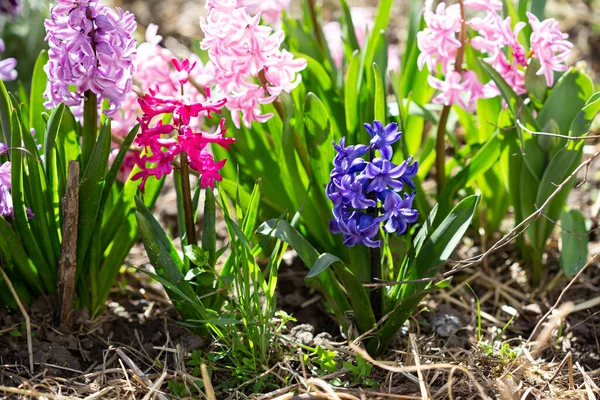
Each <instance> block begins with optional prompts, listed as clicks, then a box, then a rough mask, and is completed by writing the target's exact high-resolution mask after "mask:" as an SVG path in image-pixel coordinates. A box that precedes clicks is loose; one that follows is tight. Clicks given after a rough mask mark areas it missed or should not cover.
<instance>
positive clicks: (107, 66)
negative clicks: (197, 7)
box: [44, 0, 136, 116]
mask: <svg viewBox="0 0 600 400" xmlns="http://www.w3.org/2000/svg"><path fill="white" fill-rule="evenodd" d="M45 26H46V41H47V42H48V45H49V47H50V49H49V51H48V57H49V61H48V63H47V64H46V65H45V66H44V70H45V71H46V74H47V75H48V86H47V87H46V91H45V93H44V97H45V98H46V100H47V102H46V106H48V107H52V106H56V105H58V104H59V103H61V102H64V103H65V104H66V105H68V106H81V104H82V103H83V96H84V93H85V92H86V91H88V90H90V91H92V92H93V93H95V94H97V95H98V97H99V103H100V102H101V101H102V100H103V99H107V100H108V102H109V105H110V107H109V109H108V110H107V111H106V115H109V116H112V115H115V114H116V113H117V112H118V110H119V106H120V104H121V102H122V101H123V99H124V98H125V96H127V94H128V93H129V92H130V91H131V75H132V73H133V55H134V53H135V39H134V38H133V37H132V33H133V32H134V31H135V28H136V22H135V17H134V15H133V14H131V13H130V12H123V10H121V9H120V8H119V9H117V12H114V11H113V10H111V9H110V8H109V7H108V6H106V5H104V4H100V3H99V1H98V0H57V4H56V5H54V6H52V7H51V9H50V19H47V20H46V22H45ZM71 87H75V90H74V91H73V90H71Z"/></svg>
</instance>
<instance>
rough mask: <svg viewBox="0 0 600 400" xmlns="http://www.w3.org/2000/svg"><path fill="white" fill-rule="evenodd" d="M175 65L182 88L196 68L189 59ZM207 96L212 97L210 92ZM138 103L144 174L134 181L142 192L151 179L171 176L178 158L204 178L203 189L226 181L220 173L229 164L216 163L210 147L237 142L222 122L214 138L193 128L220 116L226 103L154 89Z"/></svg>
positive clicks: (136, 176)
mask: <svg viewBox="0 0 600 400" xmlns="http://www.w3.org/2000/svg"><path fill="white" fill-rule="evenodd" d="M172 62H173V66H174V67H175V70H176V71H177V72H178V73H179V82H180V85H184V84H185V83H186V82H187V81H188V79H189V73H190V71H191V70H192V69H193V68H194V66H195V64H194V63H193V62H192V63H190V62H189V60H187V59H185V60H183V62H180V61H179V60H177V59H173V61H172ZM207 96H209V97H210V90H208V92H207ZM138 101H139V104H140V107H141V109H142V112H143V114H144V115H143V116H142V117H141V118H139V119H138V121H139V123H140V126H141V132H140V133H139V134H138V136H137V137H136V139H135V143H136V144H137V145H138V146H140V147H142V149H143V150H142V152H141V154H140V155H138V158H137V160H136V164H137V165H138V167H139V168H140V171H139V172H138V173H136V174H135V175H134V176H133V177H132V180H138V179H141V180H142V182H141V184H140V188H141V189H142V190H143V189H144V185H145V183H146V180H147V179H148V178H149V177H150V176H154V177H156V178H157V179H160V178H161V177H163V176H165V175H168V174H170V173H171V172H172V171H173V162H174V161H175V157H176V156H178V155H180V154H185V156H186V157H187V161H188V162H189V166H190V168H191V169H193V170H195V171H198V172H199V173H200V174H201V179H200V184H201V186H202V187H203V188H204V187H206V186H210V187H212V188H214V184H215V183H214V181H220V180H221V179H222V178H221V175H220V174H219V170H220V169H221V168H223V166H224V165H225V162H226V161H227V160H221V161H215V159H214V158H213V156H212V155H211V154H210V153H209V152H208V151H207V147H208V145H209V144H210V143H216V144H218V145H220V146H221V147H223V148H225V149H229V146H230V145H231V144H232V143H234V142H235V139H233V138H226V137H225V133H226V131H227V129H226V127H225V120H224V119H221V122H220V124H219V127H218V129H217V132H215V133H213V134H209V133H205V132H195V131H194V129H193V128H192V126H191V125H190V124H191V122H192V119H193V118H198V117H200V115H201V114H204V115H206V116H207V117H210V116H211V115H210V114H211V113H212V112H216V113H220V111H221V108H222V107H223V106H224V105H225V102H226V100H225V99H222V100H218V101H214V102H211V101H206V102H203V103H201V102H197V101H195V100H194V99H192V98H190V97H188V96H185V95H181V96H179V97H175V96H170V95H163V94H162V93H159V92H157V91H155V90H153V89H150V90H149V93H148V94H146V95H145V96H144V97H143V98H140V99H139V100H138ZM166 115H171V116H172V117H171V123H165V122H163V121H164V119H163V118H164V117H165V116H166Z"/></svg>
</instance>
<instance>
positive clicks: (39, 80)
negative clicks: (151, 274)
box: [29, 50, 48, 151]
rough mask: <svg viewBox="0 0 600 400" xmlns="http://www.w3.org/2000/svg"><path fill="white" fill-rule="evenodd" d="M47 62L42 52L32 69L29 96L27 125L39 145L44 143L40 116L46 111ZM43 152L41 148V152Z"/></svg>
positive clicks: (42, 123)
mask: <svg viewBox="0 0 600 400" xmlns="http://www.w3.org/2000/svg"><path fill="white" fill-rule="evenodd" d="M47 62H48V53H47V52H46V51H45V50H42V52H41V53H40V55H39V56H38V58H37V61H36V62H35V66H34V68H33V77H32V78H31V96H30V106H29V113H30V114H29V123H30V124H31V127H32V128H33V129H35V139H36V140H37V142H38V143H39V144H42V145H43V144H45V143H44V133H45V132H46V123H45V122H44V119H43V117H42V114H43V113H44V112H45V111H46V107H45V106H44V102H45V99H44V92H45V91H46V83H47V82H48V76H47V75H46V71H44V66H45V65H46V63H47ZM41 151H43V148H42V150H41Z"/></svg>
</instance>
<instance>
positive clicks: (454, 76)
mask: <svg viewBox="0 0 600 400" xmlns="http://www.w3.org/2000/svg"><path fill="white" fill-rule="evenodd" d="M431 3H432V2H428V3H427V4H426V7H425V11H424V19H425V24H426V27H425V29H423V30H422V31H421V32H419V33H418V34H417V45H418V47H419V50H420V52H421V53H420V55H419V58H418V66H419V69H423V68H424V67H425V66H427V68H428V70H429V72H430V73H431V75H430V76H429V77H428V82H429V85H430V86H431V87H433V88H435V89H436V90H437V91H438V94H437V95H436V96H435V97H434V98H433V103H434V104H442V105H443V106H444V108H443V109H442V114H441V115H440V123H439V124H438V132H437V142H436V168H437V170H438V171H443V169H444V165H445V153H444V147H445V132H446V122H447V120H448V115H449V113H450V107H451V106H453V105H458V106H459V107H461V108H463V109H464V110H466V111H468V112H474V111H475V108H476V106H477V101H478V100H479V99H489V98H494V97H498V96H500V90H499V89H498V87H497V86H496V83H495V82H493V81H490V82H487V83H484V82H481V81H480V80H479V78H478V76H477V74H476V73H475V72H474V71H472V70H468V69H466V66H465V65H464V60H465V52H466V48H467V46H470V47H471V49H472V50H474V52H475V54H476V55H478V56H480V57H481V58H482V59H483V62H485V63H487V64H489V65H490V66H491V67H492V68H493V69H494V70H496V72H498V74H499V75H500V76H501V77H502V79H504V81H506V83H507V84H508V85H509V86H510V87H511V88H512V89H513V90H514V92H515V93H516V94H518V95H523V94H526V93H527V90H526V87H525V71H526V69H527V68H528V66H529V65H530V62H531V59H535V60H536V61H538V62H539V64H540V65H541V67H540V68H539V70H537V71H536V74H537V75H544V77H545V78H546V84H547V86H548V87H552V86H553V84H554V72H561V71H565V70H566V69H567V67H566V66H565V64H564V63H565V61H566V60H567V58H568V57H569V54H570V51H571V47H572V44H571V43H569V42H568V41H566V40H565V39H566V38H567V37H568V35H566V34H564V33H562V32H561V31H560V29H559V28H558V22H557V21H556V20H554V19H547V20H544V21H541V22H540V21H539V19H538V18H537V17H536V16H534V15H533V14H531V13H527V18H528V22H529V26H530V27H531V30H532V34H531V36H530V40H529V42H530V49H529V51H526V47H525V45H524V44H523V43H521V42H520V41H519V36H520V35H521V36H522V35H523V32H524V31H523V28H525V26H526V23H525V22H517V23H513V21H512V20H511V17H505V18H504V17H502V16H501V15H500V14H499V12H501V10H502V2H501V1H498V0H493V1H488V0H458V2H457V3H455V4H450V5H449V4H447V3H446V2H441V3H440V4H439V5H438V6H437V8H436V9H435V10H433V9H432V6H431ZM471 15H472V16H471ZM440 74H441V75H444V76H443V77H441V78H440V77H439V75H440ZM436 179H437V184H438V192H441V190H442V188H443V186H444V184H445V174H444V173H443V172H438V173H437V174H436Z"/></svg>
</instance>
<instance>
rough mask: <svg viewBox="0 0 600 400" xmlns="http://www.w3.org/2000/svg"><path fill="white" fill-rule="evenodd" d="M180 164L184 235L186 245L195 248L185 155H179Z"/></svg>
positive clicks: (195, 241) (188, 173)
mask: <svg viewBox="0 0 600 400" xmlns="http://www.w3.org/2000/svg"><path fill="white" fill-rule="evenodd" d="M179 163H180V164H181V192H182V195H183V214H184V218H185V233H186V239H187V244H188V245H192V244H193V245H194V246H196V245H197V244H198V240H197V239H196V225H195V224H194V210H193V208H192V190H191V187H190V169H189V165H188V158H187V153H185V152H183V153H181V154H180V155H179Z"/></svg>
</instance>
